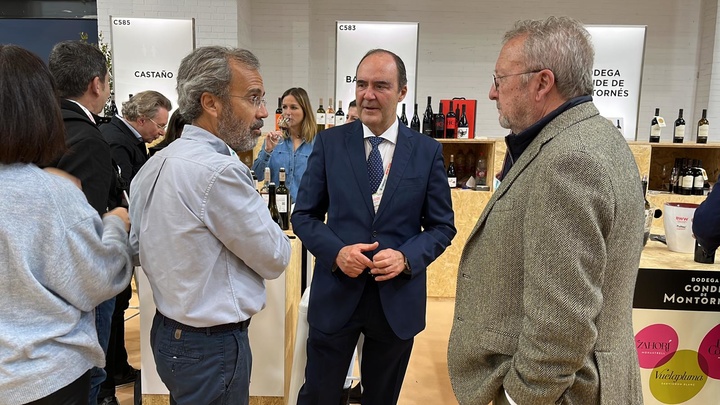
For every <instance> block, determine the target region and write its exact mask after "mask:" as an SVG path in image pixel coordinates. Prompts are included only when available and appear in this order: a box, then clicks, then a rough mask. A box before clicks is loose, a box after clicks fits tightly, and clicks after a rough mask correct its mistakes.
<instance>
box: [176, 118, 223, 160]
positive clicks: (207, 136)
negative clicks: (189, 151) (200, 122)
mask: <svg viewBox="0 0 720 405" xmlns="http://www.w3.org/2000/svg"><path fill="white" fill-rule="evenodd" d="M182 138H183V139H190V140H195V141H200V142H206V143H208V144H209V145H210V146H211V147H212V148H213V149H214V150H215V151H216V152H217V153H220V154H222V155H227V156H232V155H231V153H230V150H231V149H230V147H229V146H228V144H226V143H225V141H223V140H222V139H220V138H218V137H217V136H215V134H213V133H212V132H210V131H208V130H206V129H204V128H200V127H198V126H195V125H191V124H187V125H185V126H184V127H183V131H182Z"/></svg>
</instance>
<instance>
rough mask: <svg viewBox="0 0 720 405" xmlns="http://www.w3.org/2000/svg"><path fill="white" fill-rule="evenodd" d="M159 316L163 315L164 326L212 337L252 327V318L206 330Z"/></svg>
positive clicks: (210, 327)
mask: <svg viewBox="0 0 720 405" xmlns="http://www.w3.org/2000/svg"><path fill="white" fill-rule="evenodd" d="M157 313H158V315H161V316H162V317H163V324H164V325H165V326H169V327H171V328H175V329H180V330H184V331H186V332H197V333H204V334H206V335H212V334H214V333H222V332H230V331H234V330H245V329H247V328H248V326H250V320H251V319H252V318H248V319H246V320H244V321H242V322H238V323H226V324H223V325H215V326H208V327H205V328H196V327H194V326H190V325H185V324H184V323H180V322H178V321H176V320H174V319H170V318H168V317H167V316H165V315H163V314H161V313H160V312H157Z"/></svg>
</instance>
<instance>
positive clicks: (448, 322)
mask: <svg viewBox="0 0 720 405" xmlns="http://www.w3.org/2000/svg"><path fill="white" fill-rule="evenodd" d="M454 304H455V301H454V299H439V298H431V299H429V300H428V313H427V328H426V329H425V330H424V331H423V332H422V333H420V334H419V335H418V336H417V337H416V339H415V346H414V348H413V353H412V356H411V357H410V364H409V366H408V371H407V374H406V376H405V383H404V385H403V389H402V392H401V394H400V401H399V405H424V404H442V405H455V404H457V400H455V396H454V395H453V393H452V389H451V387H450V379H449V377H448V371H447V357H446V353H447V344H448V336H449V335H450V327H451V326H452V315H453V308H454ZM130 305H131V306H132V305H137V298H136V297H133V300H132V301H131V303H130ZM135 312H136V310H133V309H129V310H128V311H127V313H126V317H127V316H130V315H132V314H134V313H135ZM125 344H126V347H127V349H128V354H129V357H130V364H132V365H133V366H134V367H135V368H140V321H139V319H138V317H134V318H132V319H130V320H128V321H127V322H126V326H125ZM117 396H118V399H119V400H120V404H121V405H132V404H133V394H132V385H130V386H127V387H123V388H120V389H118V393H117Z"/></svg>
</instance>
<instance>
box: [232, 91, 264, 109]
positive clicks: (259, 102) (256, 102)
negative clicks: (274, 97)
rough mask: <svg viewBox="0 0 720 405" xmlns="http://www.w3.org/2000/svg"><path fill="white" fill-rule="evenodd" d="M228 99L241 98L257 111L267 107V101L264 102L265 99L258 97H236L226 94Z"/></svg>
mask: <svg viewBox="0 0 720 405" xmlns="http://www.w3.org/2000/svg"><path fill="white" fill-rule="evenodd" d="M228 96H230V97H237V98H242V99H244V100H247V101H249V102H250V103H251V104H252V105H253V106H255V108H257V109H258V110H259V109H260V108H262V107H263V106H265V107H267V101H266V100H265V97H260V96H236V95H234V94H228Z"/></svg>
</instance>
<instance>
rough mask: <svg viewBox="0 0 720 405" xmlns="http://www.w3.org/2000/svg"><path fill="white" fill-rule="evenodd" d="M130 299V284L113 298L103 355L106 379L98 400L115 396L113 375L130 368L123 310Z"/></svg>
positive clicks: (122, 372)
mask: <svg viewBox="0 0 720 405" xmlns="http://www.w3.org/2000/svg"><path fill="white" fill-rule="evenodd" d="M130 298H132V287H131V286H130V284H128V286H127V288H126V289H124V290H123V291H122V292H121V293H120V294H118V295H117V296H116V297H115V309H114V310H113V314H112V321H111V323H110V340H109V342H108V349H107V352H106V354H105V374H106V377H105V381H103V383H102V385H101V386H100V393H99V394H98V398H106V397H112V396H115V375H123V374H125V373H126V372H127V371H128V369H129V367H130V365H129V364H128V354H127V350H126V349H125V310H126V309H128V307H130Z"/></svg>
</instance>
